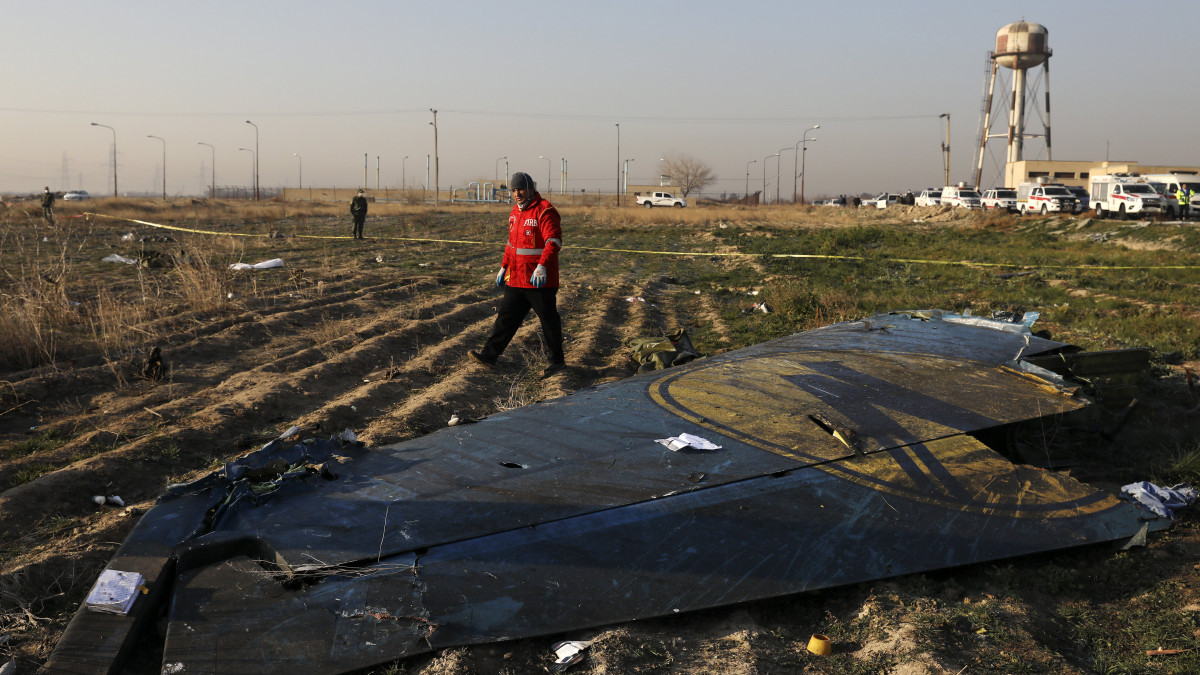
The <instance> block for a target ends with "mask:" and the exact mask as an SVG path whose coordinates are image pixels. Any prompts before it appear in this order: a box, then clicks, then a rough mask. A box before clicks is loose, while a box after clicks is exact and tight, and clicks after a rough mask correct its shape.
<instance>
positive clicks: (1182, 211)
mask: <svg viewBox="0 0 1200 675" xmlns="http://www.w3.org/2000/svg"><path fill="white" fill-rule="evenodd" d="M1175 201H1177V202H1179V218H1180V219H1181V220H1187V217H1188V193H1187V190H1184V189H1183V186H1182V185H1181V186H1179V189H1178V190H1176V191H1175Z"/></svg>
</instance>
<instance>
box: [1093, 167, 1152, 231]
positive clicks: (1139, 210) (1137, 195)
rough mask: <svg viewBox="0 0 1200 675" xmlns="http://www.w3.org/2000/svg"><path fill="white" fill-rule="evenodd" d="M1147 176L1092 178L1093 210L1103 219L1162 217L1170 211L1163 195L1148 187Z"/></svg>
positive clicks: (1126, 175) (1115, 175) (1104, 176)
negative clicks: (1166, 211)
mask: <svg viewBox="0 0 1200 675" xmlns="http://www.w3.org/2000/svg"><path fill="white" fill-rule="evenodd" d="M1144 181H1145V177H1144V176H1138V175H1133V174H1119V173H1118V174H1101V175H1099V176H1092V179H1091V182H1090V189H1089V190H1088V191H1089V192H1090V193H1091V195H1090V196H1091V198H1092V210H1094V211H1095V212H1096V216H1097V217H1099V218H1107V217H1109V216H1113V217H1116V218H1120V219H1121V220H1125V219H1127V218H1128V217H1129V216H1131V215H1137V216H1149V215H1158V214H1160V213H1162V212H1163V210H1164V209H1165V208H1166V203H1165V201H1164V200H1163V197H1162V195H1160V194H1158V193H1157V192H1155V191H1154V188H1153V187H1151V186H1150V185H1149V184H1147V183H1146V182H1144Z"/></svg>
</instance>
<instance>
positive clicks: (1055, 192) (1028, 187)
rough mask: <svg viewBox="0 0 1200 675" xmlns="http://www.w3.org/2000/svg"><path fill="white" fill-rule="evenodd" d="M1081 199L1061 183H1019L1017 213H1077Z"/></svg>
mask: <svg viewBox="0 0 1200 675" xmlns="http://www.w3.org/2000/svg"><path fill="white" fill-rule="evenodd" d="M1078 206H1079V200H1078V199H1076V198H1075V195H1073V194H1071V191H1070V190H1068V189H1067V188H1066V186H1064V185H1063V184H1061V183H1020V184H1018V185H1017V213H1021V214H1025V213H1040V214H1042V215H1043V216H1044V215H1046V214H1047V213H1052V212H1059V213H1075V209H1076V208H1077V207H1078Z"/></svg>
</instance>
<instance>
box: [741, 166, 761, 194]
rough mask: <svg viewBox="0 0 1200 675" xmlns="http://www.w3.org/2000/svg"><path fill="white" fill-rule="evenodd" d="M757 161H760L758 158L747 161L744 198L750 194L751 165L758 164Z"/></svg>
mask: <svg viewBox="0 0 1200 675" xmlns="http://www.w3.org/2000/svg"><path fill="white" fill-rule="evenodd" d="M757 163H758V160H757V159H752V160H750V161H749V162H746V193H745V194H743V195H742V198H743V199H745V198H747V197H749V196H750V165H751V164H757Z"/></svg>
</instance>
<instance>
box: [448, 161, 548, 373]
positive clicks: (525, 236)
mask: <svg viewBox="0 0 1200 675" xmlns="http://www.w3.org/2000/svg"><path fill="white" fill-rule="evenodd" d="M509 189H510V191H511V192H512V197H513V201H514V202H515V205H514V206H513V210H512V213H510V214H509V215H508V245H507V246H505V247H504V261H503V262H502V263H501V264H500V271H499V272H498V273H497V274H496V287H497V288H500V289H502V290H503V291H504V298H503V299H502V300H501V301H500V309H499V311H498V312H497V314H496V324H495V326H493V328H492V334H491V335H489V336H488V338H487V342H485V343H484V345H483V349H480V350H479V351H475V350H471V351H469V352H467V354H468V355H470V357H471V358H472V359H474V360H475V361H478V362H479V363H482V364H483V365H485V366H487V367H489V368H495V367H496V359H498V358H500V355H501V354H503V353H504V349H505V348H506V347H508V343H509V342H510V341H511V340H512V339H513V336H514V335H516V334H517V329H518V328H520V327H521V323H522V322H524V321H525V317H526V316H528V315H529V310H530V309H532V310H533V312H534V314H537V317H538V320H539V321H541V322H542V340H543V341H544V342H545V345H546V351H547V352H548V355H549V358H550V363H549V365H548V366H546V369H545V370H544V371H542V377H543V378H546V377H549V376H551V375H553V374H554V373H557V372H558V371H560V370H562V369H563V368H565V367H566V363H565V361H564V358H563V334H562V318H561V317H560V316H559V315H558V306H557V302H558V301H557V298H558V252H559V250H561V249H562V224H561V220H560V218H559V216H558V210H557V209H555V208H554V206H553V205H551V204H550V202H548V201H546V200H545V199H542V195H540V194H538V191H537V184H536V183H534V181H533V178H531V177H530V176H529V174H527V173H524V172H520V171H519V172H517V173H514V174H513V176H512V180H511V181H510V182H509Z"/></svg>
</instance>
